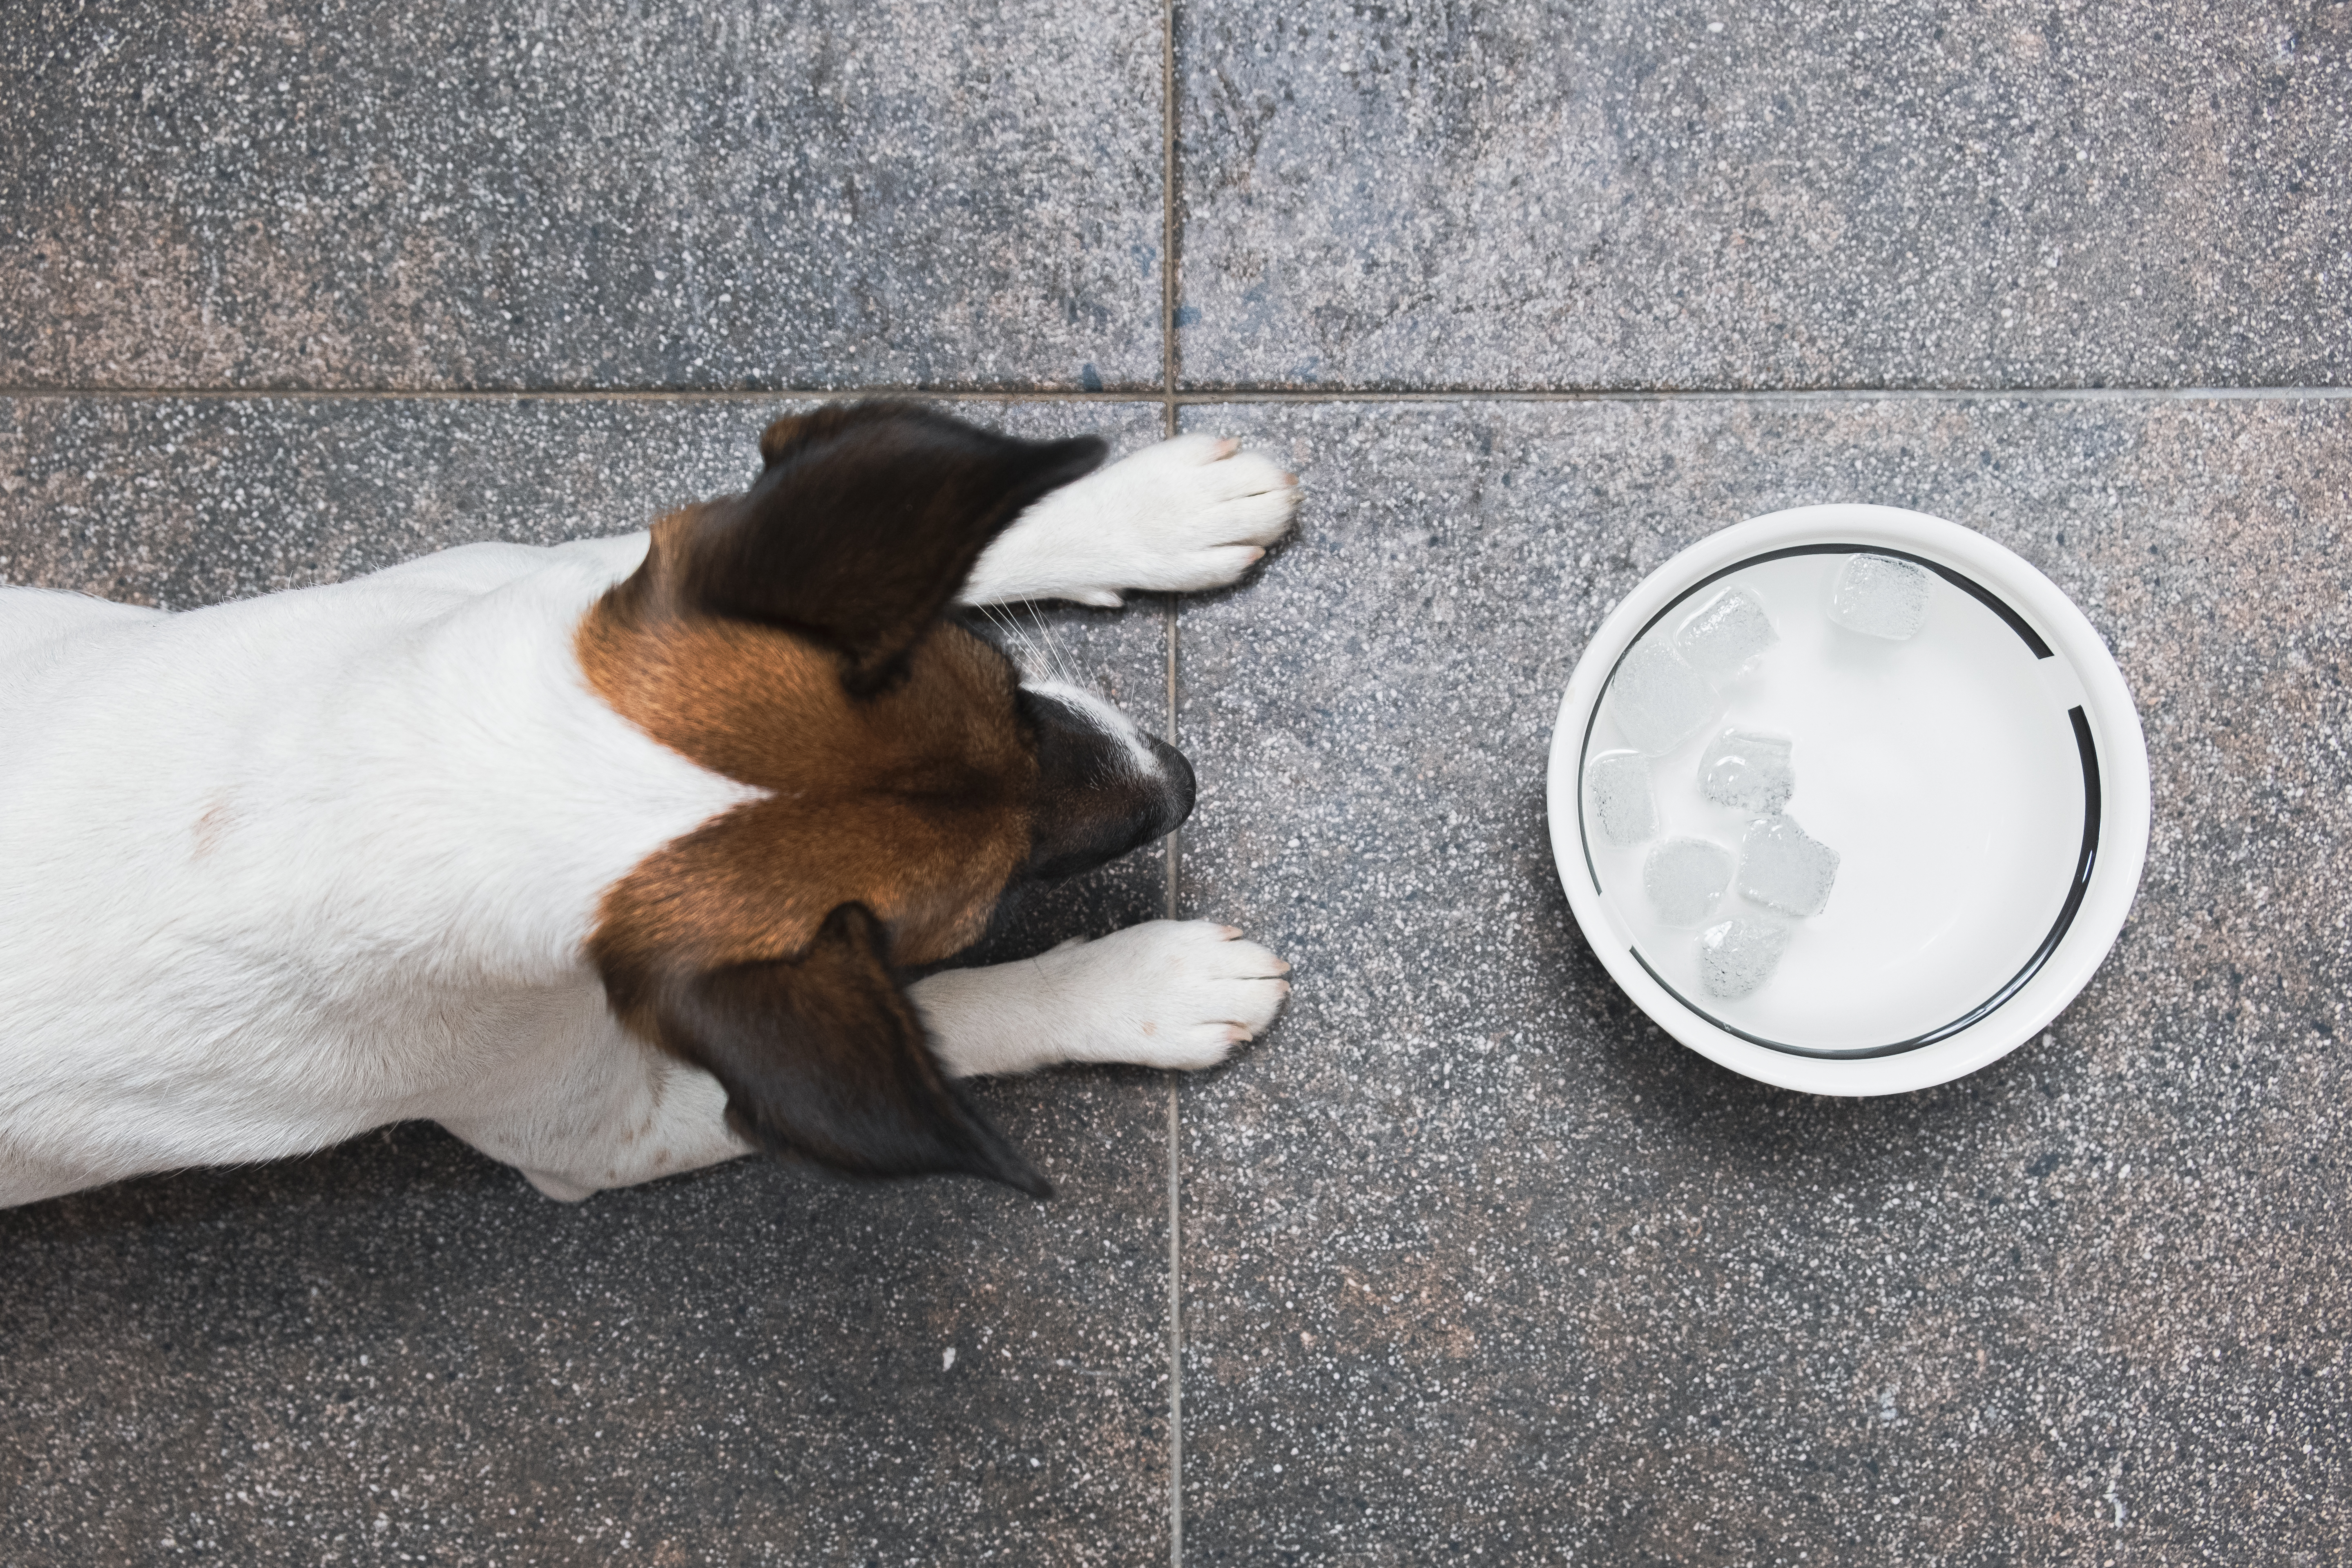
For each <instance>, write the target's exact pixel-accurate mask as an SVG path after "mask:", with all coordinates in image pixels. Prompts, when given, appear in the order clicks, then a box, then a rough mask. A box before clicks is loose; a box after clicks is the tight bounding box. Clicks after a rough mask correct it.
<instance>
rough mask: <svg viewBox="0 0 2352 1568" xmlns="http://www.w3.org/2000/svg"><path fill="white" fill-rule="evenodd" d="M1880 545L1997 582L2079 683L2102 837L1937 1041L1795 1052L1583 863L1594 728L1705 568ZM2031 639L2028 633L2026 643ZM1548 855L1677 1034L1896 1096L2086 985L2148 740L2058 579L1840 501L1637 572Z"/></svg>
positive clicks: (1558, 757) (1549, 791) (2128, 890)
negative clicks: (1682, 991)
mask: <svg viewBox="0 0 2352 1568" xmlns="http://www.w3.org/2000/svg"><path fill="white" fill-rule="evenodd" d="M1825 543H1853V544H1859V545H1864V546H1871V545H1877V546H1881V547H1884V548H1886V549H1889V550H1892V551H1898V552H1905V553H1909V554H1916V555H1923V556H1926V557H1928V558H1929V559H1930V560H1931V561H1941V562H1943V563H1946V564H1948V565H1949V566H1951V567H1952V568H1954V569H1955V570H1957V571H1958V572H1960V573H1963V574H1967V575H1969V576H1971V577H1973V578H1975V579H1977V580H1978V581H1979V582H1980V583H1982V584H1985V585H1986V586H1988V587H1990V588H1991V589H1993V590H1995V591H1997V592H1998V594H1999V595H2000V596H2001V598H2003V599H2004V600H2006V601H2007V602H2008V604H2009V605H2011V606H2013V607H2014V610H2015V611H2016V612H2018V613H2020V614H2021V615H2022V616H2024V617H2025V619H2026V620H2027V621H2028V622H2029V623H2030V625H2031V627H2032V631H2033V632H2035V633H2038V634H2039V637H2040V638H2041V640H2042V641H2043V642H2045V643H2046V644H2047V645H2048V646H2049V647H2050V648H2051V650H2052V651H2053V654H2055V655H2056V656H2057V657H2059V658H2061V659H2063V662H2064V664H2065V666H2066V668H2069V669H2071V670H2072V672H2073V674H2074V677H2075V679H2076V680H2077V681H2079V683H2080V686H2081V689H2082V694H2083V700H2082V703H2081V710H2082V712H2083V715H2084V720H2085V721H2087V725H2088V734H2089V740H2090V742H2091V743H2094V744H2095V747H2096V755H2097V782H2098V787H2099V791H2100V796H2101V798H2100V802H2099V811H2098V826H2097V843H2096V847H2095V854H2094V855H2093V858H2092V859H2091V863H2090V868H2089V874H2088V877H2087V879H2086V881H2085V882H2084V886H2083V887H2082V889H2080V891H2081V894H2082V898H2081V902H2080V903H2079V905H2078V906H2077V907H2076V908H2075V910H2074V916H2073V919H2072V921H2069V922H2067V923H2066V924H2065V927H2064V930H2063V934H2062V935H2061V936H2060V937H2059V939H2058V941H2057V942H2056V945H2055V947H2054V948H2053V950H2052V951H2051V952H2049V954H2048V956H2047V957H2046V959H2045V960H2044V961H2043V962H2042V963H2041V965H2040V967H2039V968H2037V969H2035V970H2034V971H2033V972H2032V973H2031V975H2030V977H2028V978H2026V979H2025V980H2024V982H2023V983H2022V984H2020V985H2019V986H2017V987H2016V988H2015V989H2014V990H2012V991H2011V992H2010V993H2009V994H2007V995H2006V996H2005V997H2003V998H2001V999H2000V1000H1998V1001H1997V1002H1996V1003H1994V1005H1991V1006H1990V1008H1989V1009H1987V1010H1986V1011H1985V1012H1983V1014H1982V1015H1981V1016H1978V1017H1976V1018H1975V1019H1974V1020H1973V1021H1972V1022H1969V1023H1968V1024H1967V1025H1966V1026H1964V1027H1961V1028H1958V1029H1957V1030H1955V1031H1953V1032H1951V1033H1950V1034H1948V1035H1947V1036H1946V1037H1943V1038H1940V1039H1937V1040H1936V1041H1934V1042H1933V1043H1931V1044H1927V1045H1924V1046H1919V1047H1915V1048H1910V1049H1906V1050H1903V1051H1901V1052H1899V1053H1898V1054H1894V1055H1880V1056H1872V1057H1843V1058H1836V1057H1817V1056H1800V1055H1790V1054H1788V1053H1787V1052H1786V1051H1783V1050H1776V1049H1772V1048H1770V1047H1768V1046H1765V1045H1760V1044H1756V1043H1753V1042H1751V1041H1750V1040H1748V1039H1746V1038H1742V1037H1739V1036H1738V1035H1736V1034H1734V1033H1732V1032H1730V1031H1728V1030H1727V1029H1726V1028H1725V1027H1723V1026H1720V1025H1718V1024H1717V1023H1716V1022H1715V1021H1713V1020H1712V1019H1709V1018H1707V1017H1706V1016H1705V1015H1703V1014H1701V1013H1699V1012H1698V1011H1697V1010H1696V1008H1694V1007H1693V1006H1691V1005H1689V1004H1688V1003H1686V1002H1685V1001H1684V1000H1683V999H1682V998H1680V997H1679V996H1677V995H1675V993H1673V992H1672V991H1670V990H1668V989H1667V988H1666V987H1665V986H1664V985H1663V984H1660V983H1659V981H1658V980H1657V978H1656V977H1655V976H1654V975H1653V974H1652V973H1650V971H1649V969H1648V967H1647V966H1646V965H1645V964H1643V963H1642V961H1641V959H1640V957H1639V955H1638V954H1636V953H1635V952H1633V945H1632V943H1631V942H1630V941H1628V940H1627V939H1626V938H1624V937H1623V936H1622V933H1620V932H1619V931H1618V930H1617V929H1616V926H1615V923H1614V921H1612V919H1611V917H1610V916H1609V914H1608V912H1607V910H1606V907H1605V906H1604V905H1603V904H1602V902H1601V896H1600V894H1599V893H1598V892H1597V891H1596V890H1595V889H1594V888H1593V886H1592V884H1591V880H1590V879H1589V878H1588V876H1587V875H1586V871H1585V866H1584V858H1585V852H1584V847H1583V841H1582V837H1581V833H1580V827H1579V822H1580V811H1581V794H1582V778H1581V770H1580V767H1579V766H1578V762H1579V758H1580V754H1581V752H1582V751H1583V749H1584V742H1585V732H1586V730H1587V728H1588V726H1589V724H1590V722H1591V715H1592V713H1593V710H1595V709H1596V708H1597V707H1598V705H1599V702H1600V699H1601V692H1602V690H1603V689H1604V688H1605V686H1606V683H1607V680H1608V677H1609V675H1610V673H1611V672H1612V670H1614V668H1616V665H1617V662H1618V660H1619V659H1620V658H1622V656H1623V654H1624V653H1625V651H1626V649H1627V648H1628V647H1631V646H1632V644H1633V641H1634V639H1635V638H1636V637H1639V636H1640V634H1641V633H1642V632H1643V631H1644V630H1645V629H1647V627H1648V626H1650V624H1651V623H1652V622H1653V621H1654V620H1655V619H1656V618H1657V617H1658V616H1660V615H1661V614H1662V613H1663V612H1664V610H1665V609H1666V607H1667V606H1668V605H1671V604H1672V603H1673V602H1674V601H1675V599H1676V598H1678V597H1679V596H1681V595H1685V594H1686V593H1687V592H1689V591H1690V589H1691V587H1692V585H1693V584H1696V583H1697V582H1698V581H1699V580H1701V579H1703V578H1707V577H1709V576H1711V575H1713V574H1719V573H1721V572H1723V571H1725V570H1726V569H1727V568H1728V567H1731V566H1733V565H1735V564H1738V563H1742V562H1744V561H1745V560H1746V559H1747V558H1748V557H1749V556H1752V555H1756V554H1759V553H1763V552H1769V551H1776V550H1786V549H1788V548H1790V547H1791V546H1802V545H1819V544H1825ZM2030 640H2032V639H2031V638H2029V641H2030ZM1545 793H1546V813H1545V815H1546V817H1547V820H1548V822H1549V827H1550V832H1551V844H1552V858H1553V861H1554V864H1555V867H1556V868H1557V870H1558V872H1559V879H1560V886H1561V887H1562V889H1565V890H1566V892H1567V894H1568V902H1569V908H1570V911H1571V912H1572V913H1573V914H1574V915H1575V916H1576V921H1577V924H1578V925H1579V926H1580V927H1581V928H1582V930H1583V931H1584V936H1585V941H1586V942H1587V943H1588V944H1590V945H1591V948H1592V951H1593V952H1594V954H1595V955H1596V956H1598V957H1599V958H1600V960H1601V964H1602V966H1603V967H1605V968H1606V969H1607V970H1608V971H1609V973H1610V977H1611V978H1612V979H1613V980H1614V981H1616V983H1617V985H1618V987H1619V989H1621V990H1622V991H1623V992H1624V993H1625V994H1626V995H1627V996H1629V997H1630V998H1632V1000H1633V1003H1634V1005H1636V1006H1638V1007H1640V1008H1641V1009H1642V1011H1643V1013H1644V1014H1646V1015H1648V1016H1649V1017H1650V1018H1651V1019H1652V1020H1653V1021H1654V1022H1655V1023H1656V1024H1657V1025H1658V1026H1660V1027H1661V1028H1663V1029H1664V1030H1665V1031H1666V1032H1667V1033H1668V1034H1669V1035H1672V1036H1673V1037H1675V1039H1677V1040H1679V1041H1681V1042H1682V1043H1683V1044H1684V1045H1685V1046H1688V1047H1690V1048H1691V1049H1693V1050H1695V1051H1696V1052H1698V1053H1699V1054H1700V1055H1701V1056H1704V1057H1706V1058H1709V1059H1710V1060H1712V1061H1714V1062H1716V1063H1717V1064H1719V1065H1721V1066H1723V1067H1726V1068H1730V1069H1731V1070H1732V1071H1734V1072H1737V1073H1739V1074H1742V1075H1743V1076H1745V1077H1748V1078H1752V1079H1758V1080H1759V1081H1761V1082H1764V1083H1769V1084H1776V1085H1778V1086H1780V1088H1783V1089H1798V1090H1801V1091H1803V1092H1806V1093H1811V1094H1833V1095H1879V1094H1903V1093H1907V1092H1909V1091H1911V1090H1914V1089H1927V1088H1930V1087H1932V1086H1934V1085H1936V1084H1939V1083H1948V1082H1950V1081H1951V1080H1953V1079H1958V1078H1963V1077H1965V1076H1967V1075H1968V1074H1969V1073H1972V1072H1974V1071H1976V1070H1977V1069H1978V1068H1981V1067H1984V1066H1985V1065H1987V1064H1988V1063H1990V1062H1993V1061H1997V1060H1999V1059H2000V1058H2001V1057H2004V1056H2006V1055H2008V1054H2009V1053H2010V1052H2011V1051H2013V1050H2015V1049H2016V1048H2017V1047H2019V1046H2021V1045H2023V1044H2024V1043H2025V1042H2026V1041H2027V1040H2030V1039H2032V1038H2033V1037H2035V1036H2036V1035H2037V1034H2039V1033H2040V1032H2041V1031H2042V1028H2043V1027H2044V1026H2047V1025H2048V1024H2049V1022H2050V1021H2051V1020H2052V1019H2053V1018H2054V1017H2056V1016H2058V1014H2059V1013H2060V1012H2061V1011H2063V1009H2064V1008H2065V1006H2066V1005H2067V1004H2068V1003H2070V1002H2072V1001H2073V1000H2074V997H2075V996H2076V995H2078V994H2081V992H2082V990H2083V988H2084V986H2085V985H2087V984H2090V980H2091V976H2092V975H2093V974H2095V973H2096V972H2097V970H2098V968H2099V965H2100V964H2101V963H2103V962H2105V958H2106V955H2107V953H2108V952H2109V951H2110V950H2111V949H2112V948H2113V947H2114V946H2115V942H2116V938H2117V937H2118V936H2119V935H2120V934H2121V933H2122V931H2123V926H2124V921H2125V920H2126V918H2127V917H2128V916H2129V914H2130V912H2131V906H2132V902H2133V900H2134V899H2135V897H2136V896H2137V892H2138V889H2139V879H2140V875H2141V872H2142V871H2143V870H2144V869H2145V868H2146V865H2147V837H2148V827H2149V815H2150V809H2149V808H2150V791H2149V778H2148V769H2147V740H2146V737H2145V736H2144V734H2143V733H2142V731H2141V729H2140V722H2139V711H2138V709H2137V707H2136V706H2135V705H2134V704H2133V701H2132V697H2131V690H2130V688H2129V687H2128V686H2127V685H2126V682H2125V680H2124V677H2123V671H2122V670H2121V669H2120V668H2117V667H2116V661H2115V658H2114V656H2113V655H2112V654H2110V653H2109V652H2108V650H2107V646H2106V643H2105V641H2104V640H2103V639H2102V638H2101V637H2099V634H2098V632H2097V631H2096V630H2095V628H2094V627H2093V626H2091V623H2090V622H2089V620H2088V619H2086V618H2085V617H2084V615H2083V612H2082V611H2081V610H2080V609H2079V608H2077V607H2076V606H2075V605H2074V601H2073V600H2072V599H2069V598H2068V597H2067V596H2066V595H2065V594H2064V592H2063V590H2061V589H2060V588H2059V587H2058V585H2057V584H2054V583H2053V582H2051V581H2050V579H2049V578H2047V577H2045V576H2043V575H2042V573H2040V572H2039V571H2037V570H2036V569H2035V568H2034V567H2033V565H2032V563H2029V562H2027V561H2026V560H2025V559H2023V558H2022V557H2021V556H2019V555H2018V554H2016V553H2015V552H2012V551H2011V550H2008V549H2006V548H2004V547H2003V546H2001V545H2000V544H1998V543H1995V542H1993V541H1992V540H1990V539H1988V538H1986V537H1985V536H1984V535H1983V534H1980V533H1978V532H1976V531H1974V530H1972V529H1968V528H1963V527H1961V526H1960V525H1959V524H1958V523H1955V522H1949V521H1946V520H1944V519H1942V518H1939V517H1933V516H1930V515H1928V514H1927V513H1926V512H1919V511H1909V510H1905V509H1903V508H1900V507H1890V506H1877V505H1871V504H1867V503H1863V502H1854V501H1843V502H1833V503H1830V504H1827V505H1820V506H1803V507H1792V508H1790V509H1788V510H1781V511H1774V512H1767V513H1765V514H1763V515H1761V516H1759V517H1752V518H1749V519H1748V520H1747V521H1743V522H1737V523H1733V524H1731V525H1730V526H1728V527H1727V528H1723V529H1719V530H1717V531H1715V532H1714V533H1711V534H1708V535H1707V536H1706V537H1705V538H1703V539H1700V540H1698V541H1696V542H1694V543H1692V544H1691V545H1689V546H1688V547H1687V548H1685V549H1684V550H1682V551H1680V552H1677V553H1676V554H1675V555H1674V556H1673V557H1672V558H1670V559H1669V560H1667V561H1666V562H1665V563H1664V564H1662V565H1660V566H1659V567H1657V568H1656V569H1655V570H1654V571H1652V572H1651V573H1649V574H1647V575H1646V576H1644V577H1643V579H1642V581H1641V582H1640V583H1639V584H1635V586H1634V588H1633V591H1632V592H1631V593H1629V594H1627V595H1625V597H1624V598H1623V599H1622V600H1620V601H1619V602H1618V604H1617V606H1616V608H1614V609H1613V610H1612V611H1611V612H1610V613H1609V614H1608V616H1605V617H1603V619H1602V620H1601V626H1600V627H1599V628H1598V629H1597V630H1596V631H1595V632H1594V633H1593V634H1592V637H1591V641H1589V642H1588V643H1587V644H1586V645H1585V647H1584V651H1583V653H1582V654H1581V655H1580V656H1579V658H1578V659H1577V662H1576V668H1575V669H1574V671H1573V672H1572V673H1571V674H1570V677H1569V681H1568V688H1567V689H1566V690H1565V691H1564V692H1563V693H1562V694H1561V696H1560V703H1559V716H1558V718H1557V719H1556V720H1555V721H1554V723H1553V728H1552V737H1551V747H1550V756H1549V767H1548V770H1547V777H1546V792H1545Z"/></svg>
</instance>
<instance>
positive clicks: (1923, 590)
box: [1830, 555, 1936, 642]
mask: <svg viewBox="0 0 2352 1568" xmlns="http://www.w3.org/2000/svg"><path fill="white" fill-rule="evenodd" d="M1935 581H1936V579H1935V577H1934V575H1933V574H1930V573H1929V572H1928V570H1927V568H1926V567H1924V566H1916V565H1914V564H1913V563H1910V562H1908V561H1897V560H1896V559H1895V557H1893V556H1892V555H1849V556H1847V557H1846V558H1845V564H1844V565H1843V566H1841V567H1839V568H1838V574H1837V580H1836V582H1834V583H1832V584H1831V585H1830V619H1832V620H1833V621H1835V622H1836V623H1837V624H1838V625H1840V626H1843V627H1845V628H1846V629H1847V630H1848V631H1855V632H1861V633H1863V634H1864V636H1866V637H1885V639H1886V640H1887V641H1889V642H1902V641H1903V640H1905V639H1906V638H1907V637H1910V636H1911V635H1912V634H1913V633H1914V632H1916V631H1917V630H1918V629H1919V623H1920V622H1921V621H1923V620H1925V619H1926V618H1927V590H1928V589H1929V588H1931V587H1932V586H1934V585H1935Z"/></svg>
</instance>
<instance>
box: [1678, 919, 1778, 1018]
mask: <svg viewBox="0 0 2352 1568" xmlns="http://www.w3.org/2000/svg"><path fill="white" fill-rule="evenodd" d="M1788 946H1789V928H1788V927H1787V926H1784V925H1776V924H1774V923H1773V922H1772V921H1751V920H1743V919H1733V920H1727V921H1724V922H1723V923H1722V924H1721V925H1719V926H1709V927H1707V928H1706V930H1705V931H1701V932H1699V935H1698V983H1699V984H1700V985H1702V986H1703V987H1705V988H1706V994H1708V995H1710V996H1721V997H1723V998H1725V999H1726V1000H1729V999H1730V998H1732V997H1734V996H1745V995H1747V994H1748V993H1749V992H1750V991H1753V990H1755V989H1756V988H1757V987H1758V986H1759V985H1761V984H1764V982H1765V981H1767V980H1769V979H1770V978H1771V977H1772V970H1773V968H1774V966H1776V965H1777V964H1779V963H1780V954H1781V953H1782V952H1786V951H1787V949H1788Z"/></svg>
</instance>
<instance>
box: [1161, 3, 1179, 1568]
mask: <svg viewBox="0 0 2352 1568" xmlns="http://www.w3.org/2000/svg"><path fill="white" fill-rule="evenodd" d="M1176 134H1177V121H1176V0H1160V396H1161V405H1160V408H1161V418H1160V425H1161V429H1160V433H1161V435H1163V436H1165V437H1174V436H1175V435H1176V427H1177V423H1178V418H1179V413H1178V410H1179V406H1180V403H1179V398H1178V393H1177V384H1176V383H1177V377H1178V374H1179V371H1178V368H1177V365H1178V362H1177V346H1176V297H1177V288H1176V265H1177V262H1176V181H1177V165H1178V159H1177V147H1176ZM1179 602H1180V601H1179V597H1178V595H1174V594H1170V595H1165V596H1164V597H1163V598H1162V599H1161V601H1160V617H1161V621H1160V624H1161V627H1162V636H1161V642H1162V646H1163V647H1165V648H1166V650H1167V669H1166V672H1165V681H1166V691H1165V697H1166V705H1167V718H1166V725H1167V731H1168V743H1169V744H1170V745H1171V746H1175V745H1181V741H1180V740H1179V738H1178V735H1177V731H1176V700H1177V684H1176V679H1177V674H1176V636H1177V605H1178V604H1179ZM1181 832H1182V830H1181V828H1180V829H1178V830H1177V831H1176V832H1173V833H1171V834H1170V835H1169V836H1168V848H1167V854H1166V857H1165V858H1164V860H1163V861H1162V863H1161V872H1162V875H1163V876H1165V877H1166V879H1167V884H1168V886H1167V899H1166V911H1167V915H1168V918H1169V919H1170V920H1174V919H1175V918H1176V911H1177V903H1178V893H1177V876H1178V869H1179V866H1180V857H1181V854H1182V850H1183V840H1182V838H1181ZM1183 1154H1184V1134H1183V1097H1182V1091H1181V1079H1180V1078H1179V1076H1178V1075H1177V1074H1175V1073H1171V1074H1169V1075H1168V1562H1169V1568H1184V1180H1183V1169H1184V1167H1183Z"/></svg>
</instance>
